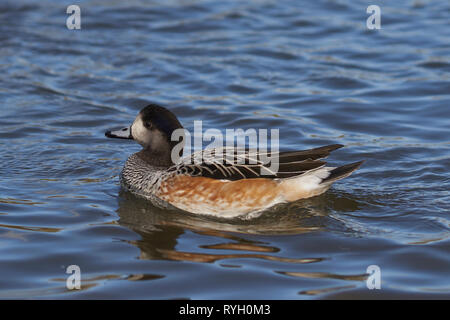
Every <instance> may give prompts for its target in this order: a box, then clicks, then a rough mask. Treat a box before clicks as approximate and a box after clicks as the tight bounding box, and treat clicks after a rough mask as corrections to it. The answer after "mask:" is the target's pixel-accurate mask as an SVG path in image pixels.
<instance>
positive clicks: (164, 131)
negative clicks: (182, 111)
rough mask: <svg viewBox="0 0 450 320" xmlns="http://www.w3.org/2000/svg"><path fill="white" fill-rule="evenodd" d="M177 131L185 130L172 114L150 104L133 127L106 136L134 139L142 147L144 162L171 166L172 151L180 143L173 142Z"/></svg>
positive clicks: (108, 133)
mask: <svg viewBox="0 0 450 320" xmlns="http://www.w3.org/2000/svg"><path fill="white" fill-rule="evenodd" d="M177 129H183V126H182V125H181V123H180V122H179V121H178V119H177V117H176V116H175V115H174V114H173V113H172V112H170V111H169V110H167V109H166V108H164V107H161V106H159V105H157V104H150V105H148V106H146V107H145V108H143V109H142V110H141V111H140V112H139V114H138V115H137V117H136V119H135V120H134V121H133V124H132V125H131V126H129V127H125V128H122V129H119V130H110V131H106V132H105V136H107V137H108V138H119V139H133V140H135V141H136V142H138V143H139V144H140V145H141V146H142V148H143V150H142V151H141V152H140V155H141V157H142V158H144V160H146V161H147V162H150V163H152V164H155V165H171V164H173V162H172V160H171V153H172V149H173V148H174V147H175V146H176V145H177V144H178V143H179V141H172V140H171V137H172V133H173V132H174V131H175V130H177ZM181 150H182V149H181ZM181 150H180V151H181Z"/></svg>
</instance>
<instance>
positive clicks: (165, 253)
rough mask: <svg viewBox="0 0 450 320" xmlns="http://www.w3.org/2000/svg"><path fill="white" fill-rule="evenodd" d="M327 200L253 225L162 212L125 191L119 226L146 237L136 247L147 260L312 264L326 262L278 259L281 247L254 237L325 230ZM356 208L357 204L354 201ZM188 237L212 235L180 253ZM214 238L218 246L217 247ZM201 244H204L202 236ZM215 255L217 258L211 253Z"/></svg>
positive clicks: (279, 211) (271, 214) (292, 207)
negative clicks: (183, 239) (180, 245)
mask: <svg viewBox="0 0 450 320" xmlns="http://www.w3.org/2000/svg"><path fill="white" fill-rule="evenodd" d="M324 197H326V196H325V195H324V196H320V197H316V198H312V199H308V200H303V201H301V202H296V203H292V204H289V205H283V206H279V207H276V208H274V209H273V210H271V211H268V212H265V213H264V214H262V215H261V216H259V217H257V218H253V219H250V220H245V219H233V220H230V219H218V218H211V217H204V216H199V215H193V214H189V213H187V212H181V211H179V210H175V209H174V210H167V209H160V208H157V207H155V206H153V205H152V204H151V203H150V202H149V201H146V200H144V199H141V198H138V197H136V196H134V195H133V194H131V193H129V192H126V191H123V190H121V192H120V197H119V199H120V200H119V209H118V213H119V216H120V219H119V221H118V222H119V224H121V225H123V226H126V227H128V228H130V229H132V230H134V231H135V232H137V233H138V234H139V235H140V236H141V239H140V240H137V241H134V242H132V243H133V244H134V245H136V246H137V247H138V248H139V249H140V251H141V254H140V258H141V259H163V260H174V261H192V262H206V263H211V262H216V261H219V260H224V259H233V258H256V259H264V260H270V261H279V262H288V263H312V262H318V261H321V260H323V259H322V258H292V257H280V256H278V255H276V254H277V253H278V252H279V251H280V249H279V248H277V247H274V246H273V245H268V244H267V243H265V242H262V241H259V240H254V237H252V235H266V236H270V235H280V234H285V235H287V234H301V233H308V232H317V231H321V230H323V229H324V228H326V222H325V220H326V219H327V216H328V213H329V212H330V208H329V203H330V201H327V200H326V199H324ZM328 197H329V195H328ZM341 205H342V204H341ZM351 205H355V203H353V202H351ZM187 232H192V233H195V234H197V235H205V236H208V237H207V238H205V239H207V242H208V243H207V244H197V245H193V249H191V250H190V251H189V252H188V251H181V250H179V249H177V244H178V239H179V237H180V236H182V235H183V234H186V233H187ZM211 239H214V240H216V241H217V243H213V244H211V243H210V242H211ZM195 241H201V237H199V238H197V239H196V240H195ZM184 242H185V241H183V244H184V245H185V243H184ZM214 250H217V253H215V252H211V251H214Z"/></svg>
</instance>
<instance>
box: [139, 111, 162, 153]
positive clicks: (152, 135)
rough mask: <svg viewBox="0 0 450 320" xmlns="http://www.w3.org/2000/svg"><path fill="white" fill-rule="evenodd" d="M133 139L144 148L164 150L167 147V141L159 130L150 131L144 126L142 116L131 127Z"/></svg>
mask: <svg viewBox="0 0 450 320" xmlns="http://www.w3.org/2000/svg"><path fill="white" fill-rule="evenodd" d="M131 134H132V136H133V139H134V140H135V141H136V142H138V143H139V144H140V145H141V146H143V147H150V148H151V149H163V148H166V147H167V139H166V138H165V137H164V136H163V134H162V133H161V132H160V131H159V130H149V129H148V128H146V127H145V126H144V122H143V121H142V116H141V115H138V116H137V117H136V119H135V120H134V122H133V124H132V125H131Z"/></svg>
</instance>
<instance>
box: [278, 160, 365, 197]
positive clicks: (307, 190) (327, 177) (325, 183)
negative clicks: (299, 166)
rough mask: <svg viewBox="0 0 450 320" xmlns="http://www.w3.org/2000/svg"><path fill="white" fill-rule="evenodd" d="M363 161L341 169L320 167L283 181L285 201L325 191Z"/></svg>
mask: <svg viewBox="0 0 450 320" xmlns="http://www.w3.org/2000/svg"><path fill="white" fill-rule="evenodd" d="M363 162H364V161H359V162H355V163H350V164H346V165H344V166H342V167H337V168H333V167H322V168H319V169H316V170H311V171H310V172H307V173H305V174H302V175H300V176H297V177H292V178H287V179H283V180H282V181H281V184H280V186H281V188H282V189H283V195H284V198H285V200H287V201H295V200H299V199H305V198H309V197H314V196H317V195H319V194H322V193H324V192H325V191H327V190H328V189H329V188H330V187H331V185H332V183H333V182H335V181H337V180H340V179H343V178H345V177H348V176H349V175H351V174H352V172H353V171H355V170H356V169H358V168H359V167H360V166H361V164H362V163H363Z"/></svg>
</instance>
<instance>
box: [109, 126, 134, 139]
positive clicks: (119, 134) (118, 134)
mask: <svg viewBox="0 0 450 320" xmlns="http://www.w3.org/2000/svg"><path fill="white" fill-rule="evenodd" d="M105 136H107V137H108V138H118V139H133V137H132V136H131V128H130V127H126V128H122V129H119V130H109V131H106V132H105Z"/></svg>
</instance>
